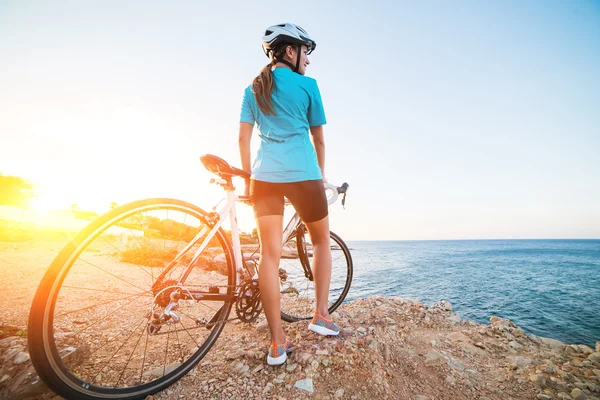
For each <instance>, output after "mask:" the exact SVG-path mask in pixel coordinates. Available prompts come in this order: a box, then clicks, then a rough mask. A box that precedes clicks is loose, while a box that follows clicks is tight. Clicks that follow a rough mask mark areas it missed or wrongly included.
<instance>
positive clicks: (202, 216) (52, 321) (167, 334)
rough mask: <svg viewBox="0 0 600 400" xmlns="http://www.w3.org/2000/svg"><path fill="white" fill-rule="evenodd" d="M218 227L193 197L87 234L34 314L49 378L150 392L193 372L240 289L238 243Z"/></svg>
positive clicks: (72, 393) (92, 390)
mask: <svg viewBox="0 0 600 400" xmlns="http://www.w3.org/2000/svg"><path fill="white" fill-rule="evenodd" d="M209 226H213V224H212V223H211V222H209V221H208V220H207V215H206V213H205V212H204V211H202V210H201V209H199V208H198V207H196V206H194V205H192V204H189V203H185V202H182V201H179V200H172V199H148V200H142V201H137V202H133V203H130V204H126V205H123V206H121V207H118V208H116V209H114V210H112V211H110V212H108V213H107V214H105V215H103V216H102V217H100V218H99V219H98V220H96V221H94V222H92V223H91V224H89V225H88V226H87V227H86V228H85V229H84V230H83V231H82V232H81V233H80V234H79V235H77V236H76V237H75V238H74V239H73V240H72V241H71V242H70V243H69V244H68V245H67V246H66V247H65V248H64V249H63V250H62V252H61V253H60V254H59V255H58V256H57V257H56V259H55V260H54V261H53V263H52V264H51V266H50V268H49V269H48V271H47V272H46V274H45V275H44V277H43V279H42V282H41V284H40V287H39V288H38V290H37V292H36V295H35V298H34V301H33V305H32V309H31V313H30V318H29V330H28V341H29V349H30V354H31V360H32V363H33V365H34V366H35V368H36V371H37V372H38V374H39V375H40V377H41V378H42V380H43V381H44V382H45V383H46V384H47V385H48V386H49V387H50V388H51V389H52V390H54V391H55V392H56V393H58V394H59V395H61V396H63V397H65V398H77V399H117V398H118V399H143V398H145V397H146V396H147V395H149V394H152V393H156V392H158V391H160V390H162V389H164V388H166V387H167V386H169V385H171V384H173V383H174V382H176V381H177V380H178V379H179V378H181V377H182V376H184V375H185V374H186V373H187V372H189V371H190V370H191V369H192V368H193V367H194V366H195V365H196V364H197V363H198V362H199V361H200V360H201V359H202V358H203V357H204V356H205V354H206V353H207V352H208V350H209V349H210V347H211V346H212V345H213V343H214V342H215V340H216V339H217V337H218V336H219V334H220V333H221V331H222V329H223V326H224V323H225V321H226V320H227V317H228V315H229V312H230V310H231V306H232V303H233V294H234V289H235V278H236V277H235V273H236V271H235V268H234V265H233V261H232V260H233V254H232V251H231V247H230V245H229V242H228V240H227V238H226V236H225V234H224V232H223V231H222V230H218V231H216V234H215V236H214V237H213V238H212V239H211V240H208V239H206V236H207V234H208V232H210V228H209ZM204 239H206V241H207V242H208V245H207V247H206V248H205V250H204V251H203V252H202V253H201V254H200V255H199V256H198V257H194V255H195V253H196V252H197V250H198V248H199V246H200V244H201V243H202V242H203V241H204ZM186 248H187V251H183V250H184V249H186ZM178 254H179V255H180V257H178V258H177V259H176V258H175V257H176V256H177V255H178ZM192 261H193V262H192Z"/></svg>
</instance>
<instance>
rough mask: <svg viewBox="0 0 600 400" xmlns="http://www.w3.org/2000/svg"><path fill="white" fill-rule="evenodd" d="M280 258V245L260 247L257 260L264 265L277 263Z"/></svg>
mask: <svg viewBox="0 0 600 400" xmlns="http://www.w3.org/2000/svg"><path fill="white" fill-rule="evenodd" d="M280 259H281V247H279V248H276V249H272V248H265V247H261V248H260V259H259V262H260V263H261V264H265V265H267V264H268V265H272V264H275V265H279V260H280Z"/></svg>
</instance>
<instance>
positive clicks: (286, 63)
mask: <svg viewBox="0 0 600 400" xmlns="http://www.w3.org/2000/svg"><path fill="white" fill-rule="evenodd" d="M301 51H302V45H301V44H299V45H298V56H297V57H296V65H294V64H292V63H291V62H289V61H287V60H284V59H283V58H281V59H275V62H276V63H282V64H285V65H287V66H288V67H290V68H291V69H292V71H294V72H298V69H299V68H300V52H301Z"/></svg>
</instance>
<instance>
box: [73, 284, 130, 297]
mask: <svg viewBox="0 0 600 400" xmlns="http://www.w3.org/2000/svg"><path fill="white" fill-rule="evenodd" d="M64 288H67V289H75V290H78V291H79V290H89V291H92V292H102V293H111V294H127V295H131V296H137V295H139V293H127V292H112V291H108V290H104V289H94V288H85V287H79V286H68V285H63V289H64Z"/></svg>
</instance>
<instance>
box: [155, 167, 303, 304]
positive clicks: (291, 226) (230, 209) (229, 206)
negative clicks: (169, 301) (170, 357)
mask: <svg viewBox="0 0 600 400" xmlns="http://www.w3.org/2000/svg"><path fill="white" fill-rule="evenodd" d="M211 183H215V184H218V185H221V186H223V185H224V184H225V181H224V180H222V179H212V180H211ZM226 192H227V202H226V204H225V205H224V206H223V207H221V208H220V209H219V210H218V211H213V212H211V213H209V215H208V219H209V223H212V226H211V228H210V232H208V235H206V232H207V230H208V227H207V226H205V227H203V228H202V230H201V231H200V232H199V233H198V234H197V235H196V236H195V237H194V238H193V239H192V240H191V241H190V242H189V243H188V244H187V245H186V246H185V247H184V248H183V249H182V250H181V251H180V252H179V253H178V254H177V256H175V258H174V259H173V261H171V262H170V263H169V265H168V266H167V267H166V268H165V269H164V270H163V271H162V273H161V274H160V275H159V276H158V277H157V279H156V283H155V285H156V284H157V283H158V282H160V281H161V279H162V278H163V277H164V276H166V274H168V273H169V271H170V270H171V269H172V268H173V266H174V265H175V264H176V263H177V261H179V260H180V259H181V258H182V257H183V255H184V254H186V253H187V252H188V251H189V250H190V249H191V248H192V247H193V246H195V245H196V244H197V243H198V242H200V240H202V238H203V237H204V240H203V241H202V244H201V245H200V247H199V248H198V249H197V250H196V251H195V253H194V256H193V257H192V259H191V261H190V262H189V264H188V267H187V269H186V271H185V272H184V273H183V275H182V276H181V277H180V278H179V282H178V283H179V285H181V286H183V284H182V283H183V282H185V280H186V278H187V277H188V276H189V274H190V273H191V272H192V269H193V267H194V264H195V263H196V261H197V260H198V258H199V257H200V255H201V254H202V252H203V251H204V249H205V248H206V246H208V244H209V243H210V241H211V240H212V238H213V237H214V236H215V234H216V233H217V231H218V230H219V229H220V228H221V226H222V225H223V223H224V222H225V221H226V220H227V219H229V220H230V224H231V242H232V243H231V245H232V247H233V261H234V267H235V269H236V271H237V272H243V267H244V260H243V252H242V246H241V243H240V236H239V233H238V224H237V211H236V203H237V202H238V201H241V199H240V197H239V196H238V195H237V194H236V193H235V192H234V191H233V190H232V189H229V188H226ZM221 202H222V201H221ZM221 202H219V203H217V205H216V206H215V207H213V210H215V209H216V207H217V206H218V205H219V204H220V203H221ZM300 224H301V220H300V216H299V215H298V213H297V212H295V213H294V215H293V216H292V218H291V219H290V221H289V222H288V224H287V226H286V228H285V230H284V231H283V242H282V245H283V244H285V243H286V242H287V241H288V240H289V239H290V238H291V237H292V235H293V234H294V233H295V231H296V230H297V229H298V227H299V226H300ZM205 235H206V236H205ZM239 276H240V274H239V273H238V274H236V282H235V285H236V287H237V286H238V285H239V283H240V278H239ZM186 292H187V293H185V292H184V293H183V294H182V296H183V298H184V299H185V298H188V296H187V294H189V296H191V298H193V299H194V300H200V299H202V300H215V301H223V300H231V296H226V295H219V294H215V293H207V292H200V291H194V290H187V289H186ZM236 296H237V293H234V295H233V297H234V298H235V297H236Z"/></svg>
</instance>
